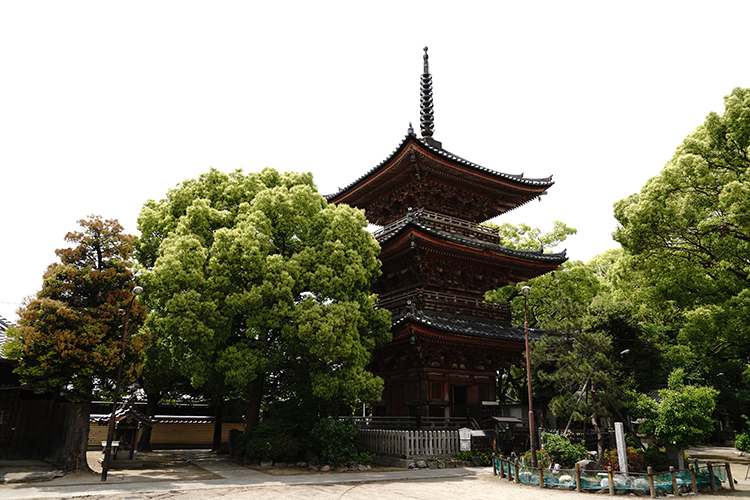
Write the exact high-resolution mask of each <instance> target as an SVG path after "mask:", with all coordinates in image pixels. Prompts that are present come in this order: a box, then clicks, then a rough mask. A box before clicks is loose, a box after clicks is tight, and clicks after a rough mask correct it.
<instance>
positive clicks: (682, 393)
mask: <svg viewBox="0 0 750 500" xmlns="http://www.w3.org/2000/svg"><path fill="white" fill-rule="evenodd" d="M684 378H685V371H684V370H682V369H681V368H678V369H676V370H674V371H673V372H672V373H671V374H670V376H669V384H668V387H667V388H666V389H662V390H660V391H659V400H654V399H652V398H650V397H648V396H646V395H644V394H638V393H632V392H631V393H630V396H631V400H632V404H631V412H632V414H633V416H635V417H636V418H644V419H645V420H644V422H643V424H642V425H641V429H642V430H643V431H644V432H645V433H647V434H649V435H652V436H654V437H655V438H656V439H658V440H659V441H662V442H663V443H665V444H668V445H670V446H672V447H674V448H676V449H677V450H679V451H680V453H679V454H678V458H679V460H680V463H679V467H680V468H681V469H683V468H684V467H685V463H684V456H683V453H682V451H683V450H686V449H687V448H689V447H690V446H693V445H695V444H698V442H699V441H700V440H701V439H705V438H708V437H709V436H710V435H711V434H712V433H713V431H714V418H713V413H714V410H715V409H716V397H717V396H718V394H719V391H717V390H716V389H714V388H713V387H706V386H697V385H688V384H685V381H684Z"/></svg>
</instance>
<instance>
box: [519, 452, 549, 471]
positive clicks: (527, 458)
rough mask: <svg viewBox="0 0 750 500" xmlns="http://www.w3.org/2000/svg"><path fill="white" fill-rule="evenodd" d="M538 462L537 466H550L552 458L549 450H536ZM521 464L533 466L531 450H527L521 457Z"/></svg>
mask: <svg viewBox="0 0 750 500" xmlns="http://www.w3.org/2000/svg"><path fill="white" fill-rule="evenodd" d="M536 463H537V466H539V467H543V468H545V469H546V468H548V467H549V466H550V464H551V463H552V461H551V460H550V457H549V453H547V450H544V449H542V450H536ZM521 465H522V466H524V467H531V450H529V451H527V452H526V453H524V454H523V456H522V457H521Z"/></svg>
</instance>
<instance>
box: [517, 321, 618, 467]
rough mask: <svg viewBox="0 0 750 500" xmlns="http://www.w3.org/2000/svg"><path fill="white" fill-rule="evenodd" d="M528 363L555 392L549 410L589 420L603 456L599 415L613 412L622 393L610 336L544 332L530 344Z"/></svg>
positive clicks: (587, 333)
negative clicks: (544, 333) (566, 334)
mask: <svg viewBox="0 0 750 500" xmlns="http://www.w3.org/2000/svg"><path fill="white" fill-rule="evenodd" d="M531 363H532V365H531V366H532V367H533V368H534V370H535V371H536V375H537V377H538V378H539V380H540V381H541V382H542V383H544V384H546V385H547V386H548V387H550V388H553V390H554V392H555V393H556V394H555V396H554V397H553V398H552V399H551V401H550V402H549V407H550V409H551V410H552V413H554V414H555V416H557V417H561V418H567V417H570V419H571V420H573V421H578V422H589V423H590V424H591V426H592V428H593V429H594V432H596V435H597V450H598V453H599V454H598V456H599V457H602V456H604V430H603V429H602V427H601V418H602V417H607V416H609V415H611V414H612V408H613V407H614V406H615V405H616V404H617V402H618V401H619V400H620V399H621V397H622V394H623V386H622V383H621V380H619V377H618V364H617V362H616V361H615V357H614V356H613V352H612V342H611V339H610V338H609V337H608V336H607V335H606V334H604V333H601V332H580V333H577V334H576V335H575V336H573V337H568V336H559V335H547V336H545V337H544V338H542V340H540V341H537V342H534V343H533V344H532V346H531Z"/></svg>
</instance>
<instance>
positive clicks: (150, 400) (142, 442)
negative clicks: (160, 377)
mask: <svg viewBox="0 0 750 500" xmlns="http://www.w3.org/2000/svg"><path fill="white" fill-rule="evenodd" d="M160 400H161V393H160V392H157V393H155V394H152V393H150V392H147V393H146V417H147V418H151V417H153V416H154V415H156V411H157V409H158V408H159V401H160ZM153 430H154V428H153V427H150V426H148V425H144V426H143V428H142V429H141V439H139V440H138V451H153V450H152V449H151V432H152V431H153Z"/></svg>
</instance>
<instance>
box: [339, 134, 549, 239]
mask: <svg viewBox="0 0 750 500" xmlns="http://www.w3.org/2000/svg"><path fill="white" fill-rule="evenodd" d="M436 144H439V143H437V142H436V141H427V140H425V139H420V138H417V136H416V135H414V134H413V133H408V134H407V135H406V136H405V137H404V139H403V140H402V141H401V143H400V144H399V145H398V147H397V148H396V149H395V150H394V151H393V152H392V153H391V154H390V155H389V156H388V157H387V158H386V159H385V160H383V161H382V162H380V163H379V164H378V165H377V166H375V167H374V168H372V169H370V170H369V171H368V172H366V173H365V174H364V175H362V176H361V177H360V178H358V179H357V180H355V181H354V182H352V183H351V184H349V185H348V186H346V187H344V188H343V189H339V191H337V192H336V193H334V194H329V195H326V196H325V198H326V199H327V200H328V201H329V202H331V203H346V204H348V205H350V206H354V207H358V208H363V209H365V210H367V209H368V207H370V206H371V205H373V203H374V202H376V201H377V200H378V199H379V198H382V197H384V196H389V195H392V194H393V193H394V192H396V191H397V190H399V189H403V187H404V186H407V185H410V184H415V183H417V182H420V181H423V180H424V178H425V177H427V179H429V180H432V179H438V181H439V182H442V183H450V184H451V185H453V186H455V187H457V188H460V189H462V190H466V192H467V193H474V194H476V195H477V196H481V197H484V198H486V199H488V200H490V201H489V204H490V205H491V206H488V207H487V208H486V209H485V210H484V211H483V212H482V213H481V214H477V216H475V217H472V220H475V221H480V222H481V221H484V220H488V219H491V218H493V217H494V216H496V215H499V214H501V213H504V212H507V211H509V210H512V209H514V208H516V207H518V206H520V205H523V204H525V203H527V202H528V201H530V200H532V199H534V198H536V197H538V196H540V195H542V194H544V193H545V192H546V190H547V188H549V187H550V186H552V185H553V184H554V182H553V181H552V177H551V176H549V177H544V178H527V177H524V175H523V174H506V173H502V172H498V171H496V170H492V169H489V168H485V167H482V166H481V165H477V164H476V163H472V162H470V161H468V160H465V159H464V158H461V157H460V156H458V155H455V154H453V153H451V152H449V151H447V150H445V149H443V148H442V147H438V146H437V145H436ZM425 174H426V175H425ZM415 191H416V189H415ZM414 208H417V207H414ZM446 213H450V212H446ZM452 215H454V214H452ZM465 216H466V215H465ZM368 218H369V216H368ZM372 222H374V223H376V224H378V223H380V224H383V222H382V221H372Z"/></svg>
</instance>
